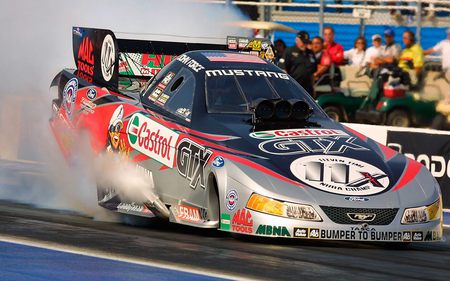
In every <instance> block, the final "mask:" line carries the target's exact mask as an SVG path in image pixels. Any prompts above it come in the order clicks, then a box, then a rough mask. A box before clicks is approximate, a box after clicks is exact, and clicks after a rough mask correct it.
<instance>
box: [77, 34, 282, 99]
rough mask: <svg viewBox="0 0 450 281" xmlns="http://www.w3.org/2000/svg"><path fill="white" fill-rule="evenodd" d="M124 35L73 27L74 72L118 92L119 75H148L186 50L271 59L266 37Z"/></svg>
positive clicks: (151, 74)
mask: <svg viewBox="0 0 450 281" xmlns="http://www.w3.org/2000/svg"><path fill="white" fill-rule="evenodd" d="M125 36H127V37H130V38H128V39H120V38H116V36H115V34H114V33H113V32H112V31H111V30H106V29H94V28H85V27H73V29H72V38H73V39H72V41H73V55H74V59H75V65H76V67H77V70H76V75H77V76H78V77H80V78H82V79H84V80H86V81H87V82H89V83H93V84H96V85H99V86H102V87H106V88H108V89H110V90H113V91H117V89H118V84H119V76H125V77H151V76H153V75H156V74H157V73H158V72H159V71H160V70H161V68H163V67H164V66H165V65H167V64H168V63H170V62H171V61H172V60H173V59H175V58H176V57H177V56H179V55H181V54H183V53H185V52H187V51H193V50H227V49H228V50H235V51H239V52H246V53H251V54H254V55H258V56H260V57H261V58H263V59H268V60H272V59H273V50H272V45H271V42H270V41H269V40H267V39H259V38H258V39H256V38H246V37H231V36H229V37H227V40H226V42H225V39H223V41H222V42H223V43H222V44H221V43H218V42H208V43H197V42H172V41H157V40H153V38H154V37H156V36H152V38H148V37H142V36H140V37H139V36H137V38H136V36H133V35H132V34H125ZM170 39H172V38H170ZM177 39H178V38H177ZM219 40H220V39H219ZM216 41H217V40H216ZM220 41H221V40H220Z"/></svg>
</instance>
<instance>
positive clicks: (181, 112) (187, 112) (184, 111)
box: [175, 107, 191, 122]
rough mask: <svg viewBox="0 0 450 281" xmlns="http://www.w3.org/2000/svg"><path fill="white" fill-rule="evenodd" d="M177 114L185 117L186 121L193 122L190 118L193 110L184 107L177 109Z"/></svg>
mask: <svg viewBox="0 0 450 281" xmlns="http://www.w3.org/2000/svg"><path fill="white" fill-rule="evenodd" d="M175 112H176V114H178V115H180V116H182V117H184V118H185V119H186V121H189V122H190V121H191V119H189V116H190V115H191V110H190V109H189V108H184V107H180V108H177V110H176V111H175Z"/></svg>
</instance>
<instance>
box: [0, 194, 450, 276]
mask: <svg viewBox="0 0 450 281" xmlns="http://www.w3.org/2000/svg"><path fill="white" fill-rule="evenodd" d="M0 223H1V227H0V235H1V236H4V237H5V236H7V237H14V238H16V239H19V238H20V239H29V240H31V241H38V242H46V243H56V244H57V245H63V246H64V247H75V248H77V249H82V250H85V251H93V252H101V253H104V254H109V255H120V256H121V257H127V258H131V259H139V260H143V261H149V262H157V263H162V264H169V265H173V266H182V267H184V268H190V269H193V270H200V271H202V270H203V271H210V272H214V273H216V274H226V276H231V277H232V278H237V277H243V278H257V279H271V280H273V279H293V278H298V277H299V276H302V277H303V278H306V279H317V278H333V279H334V280H348V277H349V276H352V275H357V276H358V277H360V278H364V279H379V278H389V279H390V280H392V279H410V280H420V279H422V280H423V279H435V280H444V279H446V278H447V277H448V276H449V275H450V269H448V264H450V255H449V254H450V245H449V233H448V230H446V232H445V235H446V238H447V241H446V242H443V243H433V244H428V243H427V244H416V245H414V246H413V247H412V248H411V249H406V250H404V249H392V248H391V247H389V248H386V247H381V246H380V245H379V244H367V243H349V242H319V241H308V240H292V239H291V240H279V239H253V238H252V239H244V241H242V240H237V239H233V238H231V237H230V236H229V235H227V234H225V233H222V232H216V231H206V232H205V231H204V230H201V229H199V230H197V229H194V228H190V227H184V226H178V225H174V224H167V223H156V224H155V225H150V226H146V227H136V226H127V225H121V224H118V223H104V222H96V221H93V220H91V219H90V218H86V217H82V216H78V215H76V214H73V213H63V212H55V211H50V210H42V209H32V208H31V207H30V206H27V205H17V204H10V203H6V202H2V204H1V205H0ZM247 240H249V241H247ZM430 274H432V275H430Z"/></svg>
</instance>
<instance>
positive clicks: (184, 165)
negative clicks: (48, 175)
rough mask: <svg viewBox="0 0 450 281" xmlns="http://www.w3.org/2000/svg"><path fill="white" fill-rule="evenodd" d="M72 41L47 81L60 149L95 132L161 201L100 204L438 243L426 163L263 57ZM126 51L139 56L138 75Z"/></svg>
mask: <svg viewBox="0 0 450 281" xmlns="http://www.w3.org/2000/svg"><path fill="white" fill-rule="evenodd" d="M73 40H74V57H75V61H76V65H77V69H72V70H71V69H65V70H63V71H61V72H60V73H59V74H58V75H57V76H56V77H55V79H54V80H53V82H52V84H51V89H53V90H54V91H55V92H57V97H56V98H55V100H54V101H53V105H52V107H53V116H52V117H51V120H50V125H51V128H52V129H53V132H54V135H55V138H56V140H57V142H58V144H59V146H60V148H61V150H62V152H63V153H64V155H66V156H67V157H69V156H70V154H71V153H73V152H72V146H73V144H74V143H76V139H75V138H76V135H77V132H80V131H83V132H88V133H89V134H90V137H91V140H92V141H91V144H92V149H93V151H94V152H95V153H97V154H99V155H102V154H111V155H115V156H116V158H117V161H129V162H131V163H134V165H136V166H137V167H139V169H143V170H145V171H146V174H147V175H148V178H147V180H148V181H152V183H153V185H154V192H155V193H156V197H157V198H155V199H154V200H149V199H147V198H142V200H140V201H139V200H136V199H135V200H134V201H131V200H127V199H126V198H121V196H120V194H117V193H116V192H115V189H114V188H113V187H104V186H101V184H98V187H97V188H98V202H99V204H100V205H101V206H103V207H105V208H107V209H109V210H111V211H116V212H121V213H126V214H130V215H137V216H143V217H155V216H157V217H161V218H165V219H167V220H169V221H171V222H173V223H178V224H185V225H190V226H194V227H199V228H216V229H219V230H221V231H227V232H232V233H238V234H245V235H254V236H264V237H284V238H304V239H324V240H349V241H383V242H423V241H439V240H441V239H442V199H441V191H440V188H439V185H438V183H437V182H436V180H435V179H434V178H433V177H432V176H431V174H430V173H429V172H428V170H427V169H426V168H425V167H423V166H422V165H421V164H420V163H418V162H416V161H414V160H412V159H409V158H407V157H405V156H404V155H402V154H399V153H397V152H396V151H394V150H391V149H390V148H388V147H386V146H383V145H381V144H379V143H377V142H375V141H373V140H371V139H369V138H367V137H366V136H364V135H362V134H360V133H358V132H357V131H354V130H352V129H350V128H348V127H346V126H344V125H342V124H340V123H337V122H335V121H333V120H331V119H330V118H328V117H327V115H326V114H325V113H324V112H323V110H322V109H321V108H320V107H319V106H318V105H317V104H316V103H315V101H314V100H313V99H312V98H311V97H310V96H309V94H308V93H307V92H305V90H304V89H303V88H302V87H301V85H299V84H298V83H297V82H296V81H295V80H294V79H292V78H291V77H290V76H289V75H287V74H286V73H284V72H283V71H282V70H281V69H279V68H278V67H276V66H275V65H274V64H272V63H270V62H268V61H266V60H264V59H263V58H264V57H263V56H260V55H258V54H257V53H256V54H254V53H251V52H250V53H249V54H245V53H239V52H237V51H227V50H225V49H226V44H224V45H225V46H222V45H221V44H216V45H215V44H188V43H183V42H181V43H180V42H166V43H167V44H166V43H164V42H156V41H151V42H145V44H143V43H142V42H136V41H133V40H127V39H117V38H116V37H115V35H114V33H113V32H111V31H109V30H101V29H89V28H78V27H76V28H74V29H73ZM164 44H166V45H164ZM163 45H164V46H165V49H164V51H163V50H162V49H160V48H157V47H154V46H163ZM149 46H150V47H149ZM141 47H142V48H141ZM183 47H185V49H184V50H183ZM129 53H131V54H140V55H133V57H134V60H133V61H132V62H133V63H135V64H136V65H138V67H137V66H136V65H134V66H133V67H134V68H135V69H138V71H134V72H133V74H132V75H131V74H130V73H129V72H127V71H126V70H127V67H131V66H130V65H131V64H132V63H131V59H130V57H127V55H126V54H129ZM161 54H165V56H167V57H170V59H168V60H167V61H164V59H161ZM125 57H127V59H124V58H125ZM144 59H146V61H145V62H143V61H144ZM149 60H152V61H158V60H159V62H158V63H160V64H159V65H156V66H155V65H152V67H154V68H153V69H156V71H153V69H150V70H149V69H147V68H149V67H150V66H151V64H149V63H148V61H149ZM158 67H159V68H158ZM142 70H145V73H151V75H147V76H146V75H136V74H139V73H142V72H143V71H142ZM142 80H143V82H142ZM124 85H125V86H124ZM133 85H137V86H136V87H134V86H133Z"/></svg>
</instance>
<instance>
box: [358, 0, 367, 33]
mask: <svg viewBox="0 0 450 281" xmlns="http://www.w3.org/2000/svg"><path fill="white" fill-rule="evenodd" d="M363 5H364V6H366V5H367V1H364V2H363ZM365 33H366V20H365V19H364V18H360V19H359V36H364V35H365Z"/></svg>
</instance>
